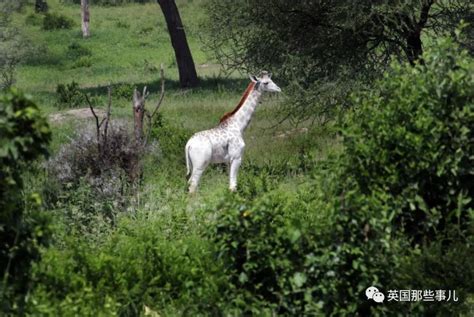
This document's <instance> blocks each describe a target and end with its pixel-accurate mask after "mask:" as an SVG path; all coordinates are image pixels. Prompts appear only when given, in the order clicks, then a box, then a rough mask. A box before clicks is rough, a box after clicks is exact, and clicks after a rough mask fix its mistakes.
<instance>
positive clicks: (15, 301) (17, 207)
mask: <svg viewBox="0 0 474 317" xmlns="http://www.w3.org/2000/svg"><path fill="white" fill-rule="evenodd" d="M50 137H51V134H50V131H49V127H48V124H47V122H46V119H45V118H44V117H43V116H42V115H41V113H40V111H39V109H38V107H37V106H36V105H35V104H34V103H33V101H31V99H30V98H28V97H25V96H24V95H23V94H22V93H20V92H19V91H17V90H8V91H6V92H5V93H4V94H3V95H1V96H0V271H1V272H2V281H1V282H0V305H1V306H0V311H1V312H2V313H3V314H5V315H16V314H21V312H22V309H23V301H24V296H25V295H26V294H27V292H28V289H29V287H30V284H29V282H30V281H29V277H30V276H29V274H30V266H31V262H32V261H34V260H36V259H38V258H39V247H40V246H41V245H43V244H45V243H46V242H47V239H48V238H49V235H50V232H49V228H48V218H47V217H46V216H45V215H44V214H42V213H40V206H41V197H40V196H39V194H38V193H31V194H29V195H28V196H27V197H24V196H23V193H22V191H23V182H22V178H21V176H22V173H23V171H24V170H26V169H27V168H28V165H29V164H32V162H33V161H34V160H36V159H37V158H38V157H40V156H43V155H46V154H47V145H48V143H49V140H50ZM27 164H28V165H27Z"/></svg>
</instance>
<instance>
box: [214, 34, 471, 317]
mask: <svg viewBox="0 0 474 317" xmlns="http://www.w3.org/2000/svg"><path fill="white" fill-rule="evenodd" d="M424 61H425V63H424V65H417V66H415V67H412V66H409V65H399V64H394V65H393V66H392V70H391V71H390V73H388V74H387V75H386V76H385V77H384V79H383V80H381V81H380V82H378V83H377V85H376V87H377V89H376V90H374V91H370V92H367V93H362V94H359V95H357V96H355V97H354V103H355V105H354V106H355V109H356V110H355V111H354V113H352V114H351V115H349V116H348V118H347V121H345V128H344V137H345V138H344V145H345V151H344V153H343V154H342V155H341V156H339V157H337V158H336V159H335V160H333V161H331V160H330V161H327V162H325V163H322V164H319V165H320V167H319V168H317V169H316V170H314V171H313V177H314V179H315V181H314V182H313V184H312V188H309V189H306V190H307V193H305V191H301V190H300V191H298V192H297V194H296V195H295V197H294V199H290V198H289V197H285V196H284V195H283V194H282V193H279V192H278V191H271V192H269V193H268V194H264V196H263V197H261V195H260V197H261V198H257V199H256V201H254V202H253V203H252V204H248V203H243V202H242V201H239V200H236V199H231V200H230V201H228V202H227V203H225V204H224V205H223V206H222V207H221V208H220V209H219V216H218V218H217V220H216V225H215V226H216V227H215V229H214V230H213V231H212V234H211V238H212V239H213V241H214V242H215V244H216V246H217V251H216V253H217V254H216V255H217V256H218V257H219V258H221V259H223V260H224V261H225V263H226V269H227V272H228V274H229V276H230V282H231V284H232V285H233V287H231V288H230V289H231V290H232V292H233V293H230V294H228V298H240V299H242V301H243V302H245V305H247V304H248V305H250V306H251V307H260V308H257V309H261V307H266V308H267V309H271V310H272V311H273V312H274V313H277V314H289V315H331V316H333V315H337V316H338V315H360V316H367V315H393V314H396V313H400V314H409V313H411V314H419V315H421V314H428V315H431V314H435V313H436V312H439V311H443V312H444V313H446V314H451V315H452V314H456V313H460V312H462V311H465V309H466V302H467V298H466V297H464V298H463V299H461V298H460V300H459V302H457V303H454V302H453V303H450V304H449V305H444V306H443V307H441V306H442V305H443V304H445V303H437V304H435V305H430V306H428V305H423V302H419V303H416V304H414V305H411V306H402V305H395V304H393V303H386V304H385V305H379V304H377V303H375V302H374V301H369V300H367V299H366V298H365V289H366V288H367V287H369V286H372V285H374V286H376V287H378V288H379V289H381V290H382V291H383V292H384V293H385V294H386V296H387V291H388V290H393V289H395V290H396V289H429V288H433V289H446V286H449V287H451V288H452V289H459V290H460V291H462V292H463V293H464V294H472V292H473V291H474V290H473V288H472V279H471V278H469V277H470V276H471V275H472V274H473V269H474V268H473V266H472V264H471V262H472V261H471V262H469V260H468V259H469V258H471V257H472V254H473V252H474V251H473V248H472V242H473V241H472V229H473V224H472V210H473V206H472V200H471V197H473V192H472V184H471V183H472V182H471V181H470V179H472V174H473V172H472V166H473V164H472V157H473V149H472V142H470V141H469V140H471V139H472V138H473V136H472V131H471V128H470V127H472V126H473V118H474V117H473V113H472V109H473V92H474V87H473V83H474V81H473V80H472V67H473V63H472V58H470V57H469V56H468V55H467V53H466V52H464V51H459V50H458V47H457V45H456V44H455V43H453V41H450V40H442V41H440V43H439V44H438V47H437V48H435V49H432V50H429V51H427V52H426V54H425V55H424ZM262 186H263V185H262ZM262 186H257V188H260V187H262ZM263 187H265V186H263ZM263 192H265V190H263ZM255 197H256V196H255ZM308 197H309V198H308ZM314 214H322V215H323V217H324V218H323V219H325V220H323V219H320V218H317V216H315V215H314ZM311 215H313V216H311ZM321 220H322V221H323V225H321V224H320V225H318V221H321ZM455 262H456V264H455ZM431 265H435V267H430V266H431ZM463 277H465V278H467V280H463ZM245 305H242V306H240V307H241V308H242V309H244V311H243V313H249V312H248V311H245V309H246V308H245Z"/></svg>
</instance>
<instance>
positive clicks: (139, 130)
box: [132, 64, 165, 145]
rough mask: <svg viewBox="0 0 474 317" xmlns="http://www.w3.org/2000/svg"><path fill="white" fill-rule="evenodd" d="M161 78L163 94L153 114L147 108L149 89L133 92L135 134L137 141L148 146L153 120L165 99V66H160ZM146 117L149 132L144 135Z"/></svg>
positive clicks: (161, 93)
mask: <svg viewBox="0 0 474 317" xmlns="http://www.w3.org/2000/svg"><path fill="white" fill-rule="evenodd" d="M160 77H161V92H160V97H159V99H158V102H157V104H156V106H155V109H153V111H152V112H149V111H148V110H147V109H146V108H145V101H146V98H147V97H148V96H149V94H150V93H149V92H147V90H146V89H147V87H146V86H145V87H144V88H143V92H142V93H140V91H138V90H137V89H136V88H135V89H134V91H133V101H132V105H133V118H134V132H135V140H136V141H137V142H139V143H141V144H143V145H146V144H147V143H148V139H149V137H150V133H151V125H152V122H153V118H154V117H155V115H156V113H157V112H158V109H159V108H160V106H161V104H162V102H163V98H164V97H165V73H164V70H163V64H161V66H160ZM145 116H146V118H147V122H148V125H147V132H146V135H145V133H144V126H143V125H144V119H145Z"/></svg>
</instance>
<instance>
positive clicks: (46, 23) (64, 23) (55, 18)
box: [43, 13, 74, 31]
mask: <svg viewBox="0 0 474 317" xmlns="http://www.w3.org/2000/svg"><path fill="white" fill-rule="evenodd" d="M73 26H74V21H73V20H71V19H70V18H68V17H66V16H63V15H60V14H57V13H46V14H45V15H44V17H43V30H46V31H52V30H58V29H70V28H72V27H73Z"/></svg>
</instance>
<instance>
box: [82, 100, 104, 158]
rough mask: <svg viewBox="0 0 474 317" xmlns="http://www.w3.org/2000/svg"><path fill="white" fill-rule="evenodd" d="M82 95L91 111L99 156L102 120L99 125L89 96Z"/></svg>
mask: <svg viewBox="0 0 474 317" xmlns="http://www.w3.org/2000/svg"><path fill="white" fill-rule="evenodd" d="M83 95H84V98H85V99H86V102H87V104H88V105H89V109H90V110H91V112H92V115H93V116H94V118H95V127H96V134H97V150H98V151H99V154H100V153H101V149H100V126H101V125H102V123H103V122H104V120H102V122H101V123H99V117H98V116H97V114H96V113H95V111H94V106H92V103H91V101H90V99H89V96H88V95H87V94H86V93H84V94H83Z"/></svg>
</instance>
